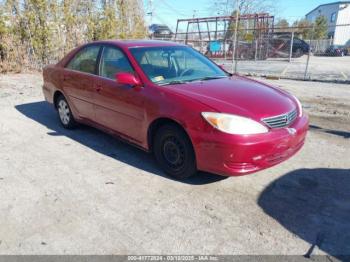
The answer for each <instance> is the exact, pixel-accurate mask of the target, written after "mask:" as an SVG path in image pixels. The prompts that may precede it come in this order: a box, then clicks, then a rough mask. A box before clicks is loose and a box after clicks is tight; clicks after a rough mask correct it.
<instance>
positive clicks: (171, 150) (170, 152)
mask: <svg viewBox="0 0 350 262" xmlns="http://www.w3.org/2000/svg"><path fill="white" fill-rule="evenodd" d="M162 153H163V156H164V159H165V160H166V162H167V164H168V165H169V166H171V167H172V168H176V169H177V168H181V167H182V165H183V164H184V159H185V153H184V149H183V146H182V144H181V143H180V141H178V140H177V138H175V137H169V138H167V139H166V140H165V141H164V143H163V150H162Z"/></svg>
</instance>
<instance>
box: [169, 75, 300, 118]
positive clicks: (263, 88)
mask: <svg viewBox="0 0 350 262" xmlns="http://www.w3.org/2000/svg"><path fill="white" fill-rule="evenodd" d="M168 87H169V88H170V89H171V90H173V91H174V92H176V93H179V94H182V95H185V96H187V97H189V98H191V99H194V100H197V101H199V102H201V103H202V104H205V105H207V106H209V107H211V109H212V110H214V111H217V112H221V113H228V114H237V115H241V116H246V117H250V118H252V119H257V120H258V119H261V118H264V117H271V116H276V115H281V114H285V113H287V112H290V111H292V110H294V109H295V108H296V107H297V105H296V103H295V101H294V100H293V98H292V97H291V96H290V95H289V94H288V93H286V92H284V91H282V90H280V89H278V88H275V87H272V86H269V85H266V84H263V83H260V82H257V81H254V80H250V79H248V78H245V77H241V76H232V77H229V78H224V79H216V80H208V81H198V82H190V83H187V84H181V85H170V86H168Z"/></svg>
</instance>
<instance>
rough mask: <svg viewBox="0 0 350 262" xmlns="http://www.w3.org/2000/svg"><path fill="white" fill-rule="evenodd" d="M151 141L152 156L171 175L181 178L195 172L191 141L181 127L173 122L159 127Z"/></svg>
mask: <svg viewBox="0 0 350 262" xmlns="http://www.w3.org/2000/svg"><path fill="white" fill-rule="evenodd" d="M153 141H154V143H153V151H154V156H155V158H156V160H157V162H158V163H159V165H160V167H161V168H162V169H163V170H164V171H165V172H166V173H167V174H168V175H170V176H171V177H173V178H176V179H179V180H182V179H185V178H189V177H191V176H193V175H195V174H196V172H197V167H196V158H195V154H194V150H193V147H192V143H191V141H190V139H189V138H188V136H187V134H186V133H185V132H184V130H182V128H180V127H178V126H176V125H175V124H168V125H164V126H162V127H160V128H159V129H158V131H157V132H156V134H155V137H154V140H153Z"/></svg>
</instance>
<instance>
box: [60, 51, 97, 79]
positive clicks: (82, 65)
mask: <svg viewBox="0 0 350 262" xmlns="http://www.w3.org/2000/svg"><path fill="white" fill-rule="evenodd" d="M99 50H100V47H99V46H90V47H85V48H84V49H83V50H80V51H79V52H78V53H77V54H76V55H75V56H74V57H73V59H72V60H71V61H70V62H69V63H68V65H67V68H69V69H72V70H76V71H80V72H85V73H89V74H95V69H96V61H97V56H98V52H99Z"/></svg>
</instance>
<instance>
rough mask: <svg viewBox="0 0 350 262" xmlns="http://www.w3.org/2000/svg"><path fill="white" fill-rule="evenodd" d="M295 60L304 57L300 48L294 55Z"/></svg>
mask: <svg viewBox="0 0 350 262" xmlns="http://www.w3.org/2000/svg"><path fill="white" fill-rule="evenodd" d="M293 56H294V57H295V58H298V57H302V56H303V50H301V49H300V48H298V49H297V50H296V51H295V52H294V55H293Z"/></svg>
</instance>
